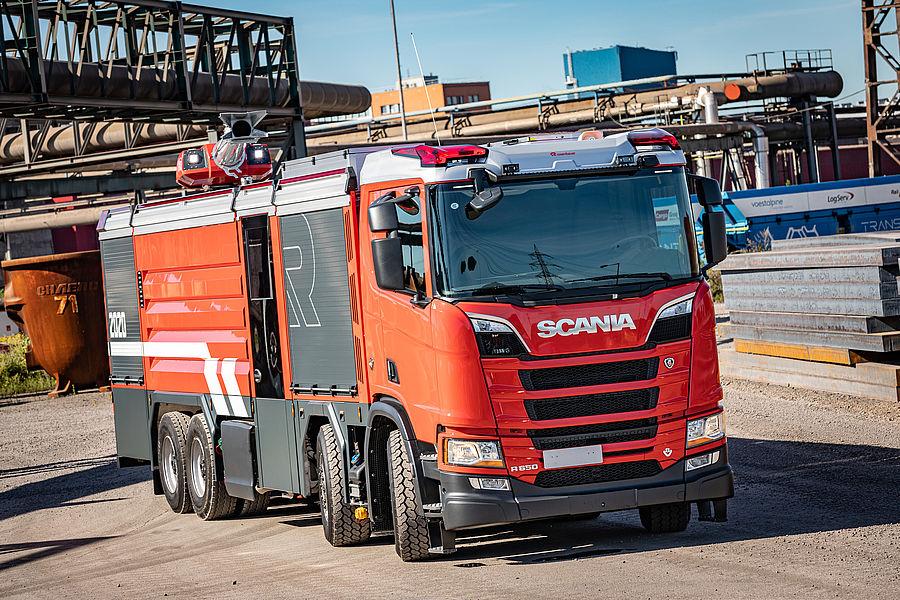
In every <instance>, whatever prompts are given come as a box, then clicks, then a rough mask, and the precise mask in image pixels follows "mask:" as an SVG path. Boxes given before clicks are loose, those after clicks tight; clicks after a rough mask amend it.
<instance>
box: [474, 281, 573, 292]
mask: <svg viewBox="0 0 900 600" xmlns="http://www.w3.org/2000/svg"><path fill="white" fill-rule="evenodd" d="M565 289H566V288H565V287H563V286H561V285H557V284H554V283H496V282H495V283H489V284H487V285H483V286H481V287H480V288H476V289H474V290H472V292H473V293H475V294H521V293H523V292H559V291H562V290H565Z"/></svg>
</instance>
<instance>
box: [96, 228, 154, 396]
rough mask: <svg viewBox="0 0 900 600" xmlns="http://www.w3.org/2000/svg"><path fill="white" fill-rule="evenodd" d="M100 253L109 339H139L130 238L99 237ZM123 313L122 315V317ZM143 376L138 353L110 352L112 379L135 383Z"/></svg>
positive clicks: (141, 362)
mask: <svg viewBox="0 0 900 600" xmlns="http://www.w3.org/2000/svg"><path fill="white" fill-rule="evenodd" d="M100 254H101V256H102V260H103V286H104V290H105V292H106V310H107V313H108V314H107V319H108V327H109V330H108V331H107V335H108V336H109V340H110V341H111V342H133V343H140V341H141V325H140V315H139V313H138V311H139V309H140V306H139V301H138V288H137V272H136V270H135V266H134V244H133V241H132V238H131V237H122V238H115V239H108V240H102V241H101V242H100ZM116 315H118V317H116ZM122 316H124V319H121V317H122ZM123 325H124V329H123ZM143 377H144V363H143V358H142V357H141V356H115V355H113V356H110V380H111V381H112V382H113V383H124V382H128V383H137V382H139V381H142V380H143Z"/></svg>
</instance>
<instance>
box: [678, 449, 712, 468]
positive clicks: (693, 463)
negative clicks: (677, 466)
mask: <svg viewBox="0 0 900 600" xmlns="http://www.w3.org/2000/svg"><path fill="white" fill-rule="evenodd" d="M717 462H719V451H718V450H716V451H715V452H710V453H709V454H701V455H700V456H693V457H691V458H689V459H687V462H686V463H685V465H684V470H685V471H693V470H694V469H702V468H703V467H708V466H709V465H711V464H713V463H717Z"/></svg>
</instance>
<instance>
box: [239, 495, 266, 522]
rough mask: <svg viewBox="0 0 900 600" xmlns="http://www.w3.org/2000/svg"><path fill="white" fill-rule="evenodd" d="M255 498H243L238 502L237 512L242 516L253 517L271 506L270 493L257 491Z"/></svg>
mask: <svg viewBox="0 0 900 600" xmlns="http://www.w3.org/2000/svg"><path fill="white" fill-rule="evenodd" d="M254 496H255V498H254V499H253V500H247V499H242V500H240V501H239V502H238V511H237V514H238V516H240V517H252V516H253V515H261V514H263V513H264V512H266V510H267V509H268V508H269V494H268V492H267V493H265V494H260V493H259V492H256V493H255V494H254Z"/></svg>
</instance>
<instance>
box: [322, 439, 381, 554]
mask: <svg viewBox="0 0 900 600" xmlns="http://www.w3.org/2000/svg"><path fill="white" fill-rule="evenodd" d="M343 463H344V457H343V455H342V453H341V451H340V449H339V448H338V444H337V438H336V437H335V434H334V429H333V428H332V427H331V425H322V428H321V429H319V438H318V441H317V443H316V467H317V469H318V477H319V506H320V507H321V509H322V528H323V529H324V530H325V539H326V540H328V542H329V543H330V544H331V545H332V546H351V545H353V544H358V543H360V542H364V541H366V540H367V539H369V536H371V535H372V527H371V524H370V523H369V519H368V518H365V519H362V520H357V519H356V517H355V516H354V514H353V513H354V510H353V507H352V506H350V505H349V504H347V503H346V502H344V495H343V493H342V490H343V489H344V469H343Z"/></svg>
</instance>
